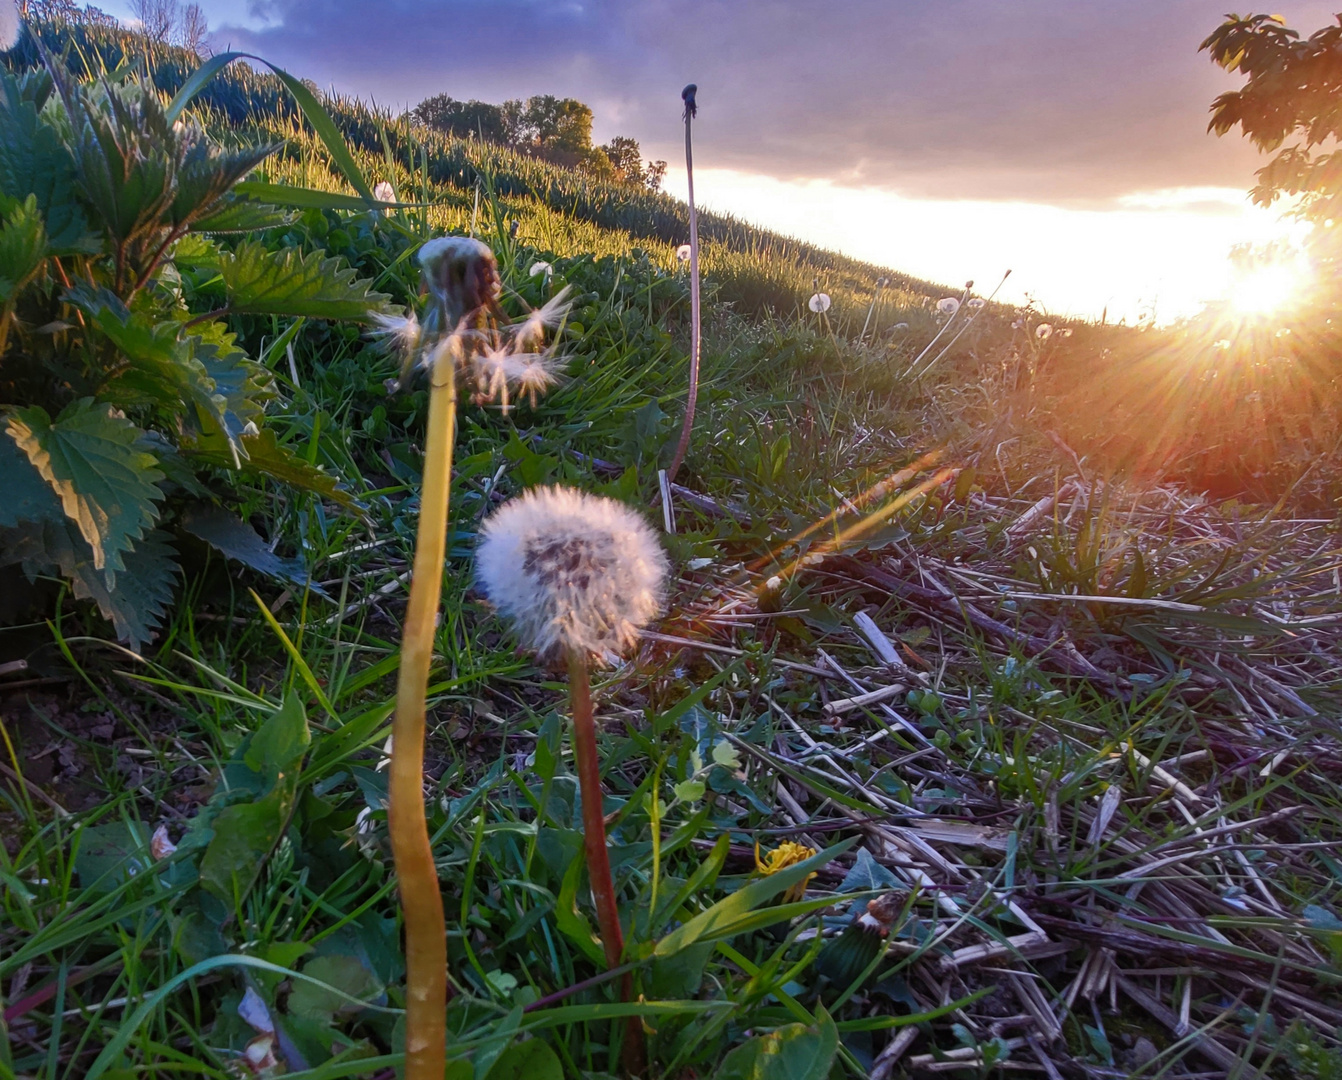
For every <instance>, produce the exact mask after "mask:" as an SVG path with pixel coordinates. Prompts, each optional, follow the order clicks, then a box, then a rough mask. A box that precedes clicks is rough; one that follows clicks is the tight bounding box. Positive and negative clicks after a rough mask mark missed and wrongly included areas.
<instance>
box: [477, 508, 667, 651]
mask: <svg viewBox="0 0 1342 1080" xmlns="http://www.w3.org/2000/svg"><path fill="white" fill-rule="evenodd" d="M481 537H482V539H481V541H480V547H479V549H478V550H477V552H476V571H475V573H476V581H477V582H478V583H479V585H480V588H481V589H482V590H483V591H484V593H485V595H486V596H487V597H488V599H489V601H490V603H492V604H493V605H494V606H495V607H496V608H497V609H498V610H499V611H500V613H502V614H503V615H505V616H506V617H508V618H509V619H511V620H512V621H513V622H514V624H515V625H516V629H517V635H518V637H519V638H520V639H521V642H522V645H523V647H524V648H526V649H528V650H529V651H531V652H534V653H535V654H537V655H538V656H540V657H542V658H549V657H551V656H553V655H554V654H556V653H560V652H570V653H576V654H579V655H585V656H588V657H591V658H594V659H596V660H599V661H609V660H611V659H613V658H615V657H618V656H619V655H620V654H621V653H623V652H625V651H626V650H627V649H629V648H630V647H631V646H632V645H634V643H635V642H636V641H637V640H638V632H639V630H640V629H641V628H642V627H643V626H645V625H646V624H647V623H648V622H649V621H650V620H651V619H653V618H654V617H655V616H656V615H657V613H658V612H659V611H660V610H661V607H662V598H663V590H664V581H665V578H666V572H667V560H666V555H665V554H664V553H663V551H662V549H661V547H660V546H659V545H658V543H657V537H656V534H655V533H654V532H653V530H652V528H651V527H650V526H649V525H648V523H647V522H646V521H644V520H643V518H642V517H640V516H639V515H638V514H637V513H635V512H634V511H633V510H631V509H629V508H628V507H627V506H625V505H624V504H623V503H618V502H615V501H614V500H613V499H605V498H601V497H599V496H596V495H588V494H587V493H585V492H582V491H577V490H574V489H572V488H563V487H549V488H536V489H533V490H531V491H529V492H527V493H526V494H525V495H522V496H521V497H519V498H516V499H512V500H511V501H509V502H508V503H507V504H505V505H504V506H503V508H502V509H500V510H499V511H497V512H496V513H495V514H493V515H492V516H491V517H490V518H489V519H488V520H487V521H486V522H485V523H484V526H483V528H482V529H481Z"/></svg>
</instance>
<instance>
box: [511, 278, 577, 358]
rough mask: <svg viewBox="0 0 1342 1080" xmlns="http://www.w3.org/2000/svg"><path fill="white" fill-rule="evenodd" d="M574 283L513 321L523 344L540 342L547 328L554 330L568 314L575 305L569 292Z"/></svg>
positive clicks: (519, 339) (515, 331) (515, 332)
mask: <svg viewBox="0 0 1342 1080" xmlns="http://www.w3.org/2000/svg"><path fill="white" fill-rule="evenodd" d="M572 291H573V286H572V285H565V286H564V287H563V288H562V289H560V290H559V291H558V292H557V293H555V294H554V296H552V297H550V299H549V300H547V301H545V303H544V304H542V305H541V306H540V307H538V308H535V309H533V310H532V311H530V312H528V313H527V315H526V316H525V317H524V318H523V319H521V320H520V321H519V322H515V323H513V333H514V334H515V335H516V337H517V340H518V341H519V342H521V343H522V344H524V345H525V344H528V343H539V342H540V341H542V340H544V338H545V331H546V330H553V329H554V328H555V327H557V326H558V325H559V324H560V323H561V322H563V321H564V317H565V316H566V315H567V314H568V311H569V308H570V307H572V306H573V304H572V302H571V301H570V300H569V299H568V294H569V293H570V292H572Z"/></svg>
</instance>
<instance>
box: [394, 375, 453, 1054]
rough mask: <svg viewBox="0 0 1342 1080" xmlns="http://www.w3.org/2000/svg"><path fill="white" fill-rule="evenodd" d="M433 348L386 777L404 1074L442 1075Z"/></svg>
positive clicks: (441, 543)
mask: <svg viewBox="0 0 1342 1080" xmlns="http://www.w3.org/2000/svg"><path fill="white" fill-rule="evenodd" d="M438 356H439V359H438V361H437V363H436V364H435V366H434V368H433V370H431V371H430V373H429V379H430V389H429V420H428V432H427V440H426V446H425V454H424V481H423V487H422V489H421V491H420V511H419V530H418V534H417V535H416V538H415V563H414V573H413V575H412V577H411V580H410V604H409V607H408V609H407V610H406V617H405V636H404V639H403V640H402V643H401V668H400V674H399V677H398V682H397V696H396V701H397V706H396V718H395V720H394V721H393V722H392V754H391V777H390V782H389V785H388V787H389V801H388V808H387V814H388V819H389V823H390V830H391V850H392V857H393V859H394V860H395V864H396V879H397V883H398V885H399V887H400V893H401V909H402V911H403V912H404V914H405V963H406V1001H405V1013H406V1017H405V1019H406V1028H405V1078H406V1080H442V1077H443V1070H444V1068H445V1062H446V1057H447V931H446V924H445V923H444V921H443V895H442V892H441V890H440V888H439V885H438V871H437V869H436V867H435V866H434V861H433V848H432V846H431V845H430V843H429V829H428V823H427V821H426V820H425V816H424V698H425V693H426V691H427V689H428V684H429V665H430V663H431V662H432V660H433V637H434V624H435V623H436V621H437V616H438V602H439V597H440V595H441V593H442V587H443V557H444V553H445V548H446V546H447V509H448V487H449V484H450V481H451V477H452V443H453V439H454V436H455V430H454V429H455V423H456V411H457V402H456V376H455V374H454V371H453V365H454V362H455V356H454V355H453V351H452V350H450V349H445V350H442V351H441V352H440V353H439V354H438Z"/></svg>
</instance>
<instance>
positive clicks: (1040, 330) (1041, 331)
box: [1034, 322, 1053, 341]
mask: <svg viewBox="0 0 1342 1080" xmlns="http://www.w3.org/2000/svg"><path fill="white" fill-rule="evenodd" d="M1034 336H1035V337H1037V338H1038V339H1039V340H1040V341H1047V340H1048V339H1049V338H1050V337H1052V336H1053V327H1052V326H1051V325H1049V324H1048V323H1046V322H1041V323H1040V324H1039V325H1038V326H1036V327H1035V328H1034Z"/></svg>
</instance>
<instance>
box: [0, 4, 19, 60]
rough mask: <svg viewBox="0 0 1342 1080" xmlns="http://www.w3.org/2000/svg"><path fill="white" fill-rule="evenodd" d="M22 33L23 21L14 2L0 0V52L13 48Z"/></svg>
mask: <svg viewBox="0 0 1342 1080" xmlns="http://www.w3.org/2000/svg"><path fill="white" fill-rule="evenodd" d="M22 31H23V19H22V18H21V17H20V15H19V5H18V4H17V3H15V0H0V52H5V51H6V50H8V49H12V48H14V46H15V45H17V44H18V43H19V35H20V33H22Z"/></svg>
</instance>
